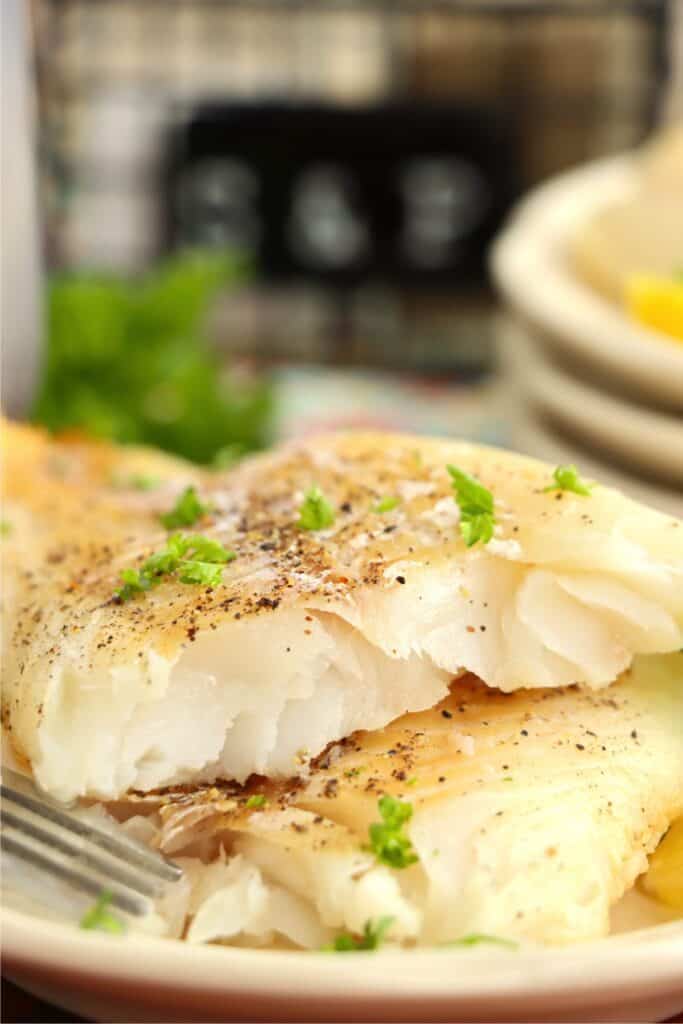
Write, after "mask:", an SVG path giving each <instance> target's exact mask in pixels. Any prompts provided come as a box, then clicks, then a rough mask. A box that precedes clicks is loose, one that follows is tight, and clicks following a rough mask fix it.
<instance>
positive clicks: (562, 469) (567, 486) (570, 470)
mask: <svg viewBox="0 0 683 1024" xmlns="http://www.w3.org/2000/svg"><path fill="white" fill-rule="evenodd" d="M553 480H554V481H555V482H554V483H552V484H550V485H549V486H548V487H544V488H543V491H544V493H545V492H547V491H571V492H572V493H573V494H580V495H581V496H582V497H584V498H587V497H589V496H590V493H591V490H592V488H593V484H587V483H585V481H583V480H582V479H581V477H580V475H579V471H578V469H577V468H576V466H558V467H557V469H556V470H555V472H554V473H553Z"/></svg>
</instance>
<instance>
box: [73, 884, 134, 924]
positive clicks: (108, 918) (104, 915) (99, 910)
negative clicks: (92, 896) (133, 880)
mask: <svg viewBox="0 0 683 1024" xmlns="http://www.w3.org/2000/svg"><path fill="white" fill-rule="evenodd" d="M113 898H114V897H113V893H111V892H109V890H108V889H103V890H102V892H101V893H100V895H99V896H98V897H97V902H96V903H95V904H94V905H93V906H92V907H91V908H90V910H87V911H86V913H85V914H84V915H83V917H82V918H81V922H80V927H81V928H84V929H85V930H86V931H98V932H109V934H110V935H123V933H124V932H125V930H126V929H125V926H124V923H123V921H122V920H121V919H120V918H118V917H117V916H116V914H112V912H111V910H110V909H109V905H110V904H111V901H112V899H113Z"/></svg>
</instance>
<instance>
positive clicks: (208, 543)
mask: <svg viewBox="0 0 683 1024" xmlns="http://www.w3.org/2000/svg"><path fill="white" fill-rule="evenodd" d="M236 557H237V555H236V554H235V552H234V551H228V550H227V549H226V548H224V547H223V545H222V544H220V543H219V542H218V541H217V540H211V538H209V537H203V536H202V535H201V534H200V533H192V534H189V535H187V536H183V534H181V533H174V534H173V535H172V536H170V537H169V538H168V541H167V542H166V547H165V548H164V549H163V550H162V551H157V552H155V553H154V554H153V555H150V556H149V558H148V559H147V560H146V561H145V562H143V564H142V566H141V568H140V569H124V570H123V571H122V572H121V582H122V583H123V586H122V587H119V589H118V590H117V591H116V592H115V595H114V596H115V598H116V599H117V600H118V601H120V602H122V601H129V600H130V599H131V598H132V597H135V596H136V595H137V594H144V593H145V592H146V591H147V590H151V589H152V587H156V586H157V585H158V584H159V583H161V581H162V579H163V578H164V577H165V576H175V577H176V578H177V579H179V580H180V582H181V583H195V584H203V585H204V586H207V587H216V586H218V584H219V583H220V582H221V580H222V578H223V566H224V565H225V564H226V563H227V562H232V560H233V559H234V558H236Z"/></svg>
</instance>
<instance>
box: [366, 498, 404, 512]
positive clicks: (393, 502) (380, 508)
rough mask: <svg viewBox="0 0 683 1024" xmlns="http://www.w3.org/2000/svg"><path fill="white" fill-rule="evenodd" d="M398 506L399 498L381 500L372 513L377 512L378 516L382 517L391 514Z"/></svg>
mask: <svg viewBox="0 0 683 1024" xmlns="http://www.w3.org/2000/svg"><path fill="white" fill-rule="evenodd" d="M397 505H400V501H399V499H398V498H391V497H388V498H381V499H380V500H379V501H378V502H377V504H376V505H374V506H373V508H372V511H373V512H376V513H377V515H382V513H384V512H391V511H392V509H395V508H396V506H397Z"/></svg>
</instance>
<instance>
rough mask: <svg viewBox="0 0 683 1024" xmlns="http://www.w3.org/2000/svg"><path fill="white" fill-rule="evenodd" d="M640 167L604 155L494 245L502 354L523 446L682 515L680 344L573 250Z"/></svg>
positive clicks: (532, 202)
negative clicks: (613, 296) (590, 278)
mask: <svg viewBox="0 0 683 1024" xmlns="http://www.w3.org/2000/svg"><path fill="white" fill-rule="evenodd" d="M681 173H682V174H683V169H682V172H681ZM639 174H640V165H639V162H638V161H637V160H636V159H634V158H632V157H620V158H618V159H612V160H608V161H602V162H600V163H596V164H592V165H589V166H587V167H585V168H581V169H580V170H577V171H573V172H570V173H568V174H565V175H562V176H561V177H559V178H556V179H554V180H553V181H551V182H550V183H548V184H546V185H544V186H542V187H541V188H539V189H537V190H536V191H535V192H534V193H532V194H531V196H530V197H529V198H527V199H526V200H524V202H523V203H522V204H521V205H520V206H519V207H518V208H517V210H516V211H515V212H514V214H513V216H512V218H511V220H510V221H509V223H508V225H507V227H506V229H505V230H504V232H503V233H502V235H501V236H500V237H499V239H498V240H497V242H496V243H495V245H494V248H493V253H492V268H493V274H494V278H495V280H496V283H497V285H498V287H499V289H500V290H501V292H502V294H503V297H504V299H505V301H506V304H507V307H508V311H507V314H506V315H505V317H504V318H503V320H502V323H501V332H500V334H501V352H502V358H503V361H504V364H505V366H506V368H507V370H508V372H509V375H510V379H511V382H512V386H513V388H514V390H515V394H516V402H515V406H516V413H515V420H514V442H515V446H516V447H517V448H519V449H520V450H522V451H526V452H528V453H529V454H532V455H537V456H539V457H542V458H545V459H551V460H555V461H563V462H576V463H578V464H579V465H580V467H581V469H582V470H583V471H585V472H586V473H590V474H592V475H594V476H595V477H600V479H602V480H604V481H606V482H612V483H614V484H616V485H618V486H622V487H624V488H625V489H627V490H629V491H630V492H631V493H632V494H633V495H634V497H640V498H642V499H643V500H646V501H649V502H650V503H652V504H654V505H658V506H659V507H661V508H663V509H665V510H668V511H671V512H674V513H675V514H678V515H683V344H681V343H680V342H677V341H675V340H674V339H669V338H667V337H666V336H665V335H662V334H660V333H658V332H656V331H654V330H648V329H647V328H645V327H642V326H640V325H639V324H637V323H635V322H634V321H632V320H630V319H629V318H628V317H627V315H626V314H625V312H622V310H621V309H620V307H619V305H618V304H617V303H615V302H614V301H612V300H610V299H609V298H607V297H606V296H604V295H603V294H600V292H599V291H598V290H597V289H595V288H593V287H592V286H591V285H589V284H588V283H586V282H585V280H582V278H581V277H580V276H579V274H578V273H577V271H576V267H575V262H574V260H573V258H572V256H571V243H572V240H573V239H574V238H575V237H576V234H577V230H578V229H579V228H580V226H581V225H582V224H587V223H589V222H590V221H591V219H592V218H593V216H594V214H595V213H596V212H598V211H600V210H601V209H603V208H605V207H608V206H609V205H610V204H615V203H618V202H619V201H620V200H621V199H623V198H624V197H626V196H628V195H631V194H633V193H634V192H635V191H636V189H637V187H638V177H639Z"/></svg>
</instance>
